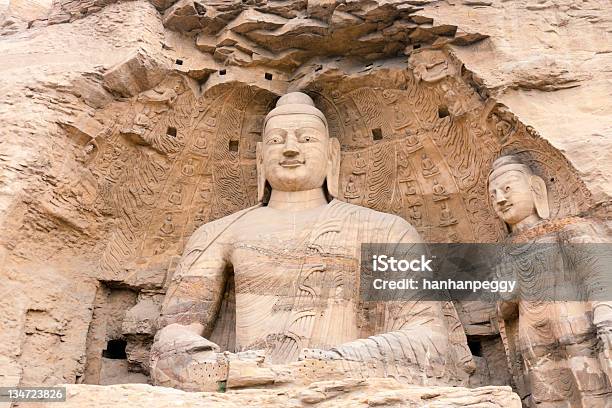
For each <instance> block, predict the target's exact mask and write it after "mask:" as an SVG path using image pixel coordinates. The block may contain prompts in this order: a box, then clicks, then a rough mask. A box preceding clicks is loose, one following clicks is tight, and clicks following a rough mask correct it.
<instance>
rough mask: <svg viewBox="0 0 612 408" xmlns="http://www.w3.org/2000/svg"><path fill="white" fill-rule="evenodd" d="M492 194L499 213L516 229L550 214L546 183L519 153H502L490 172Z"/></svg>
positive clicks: (491, 198)
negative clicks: (518, 155)
mask: <svg viewBox="0 0 612 408" xmlns="http://www.w3.org/2000/svg"><path fill="white" fill-rule="evenodd" d="M489 197H490V201H491V204H492V206H493V208H494V209H495V213H496V214H497V216H498V217H499V218H501V219H502V220H503V221H504V222H505V223H506V224H507V225H508V227H509V228H510V230H511V231H513V230H514V229H515V228H516V226H517V225H521V224H523V223H525V222H526V223H527V224H528V225H531V224H532V223H534V222H537V221H539V220H541V219H543V218H548V217H549V215H550V214H549V213H550V211H549V207H548V194H547V190H546V183H544V180H543V179H542V178H541V177H538V176H536V175H535V174H534V173H533V171H532V170H531V169H530V168H529V166H527V165H526V164H524V163H522V162H521V161H520V159H519V158H518V157H517V156H514V155H507V156H502V157H500V158H498V159H497V160H495V161H494V162H493V169H492V170H491V173H490V174H489Z"/></svg>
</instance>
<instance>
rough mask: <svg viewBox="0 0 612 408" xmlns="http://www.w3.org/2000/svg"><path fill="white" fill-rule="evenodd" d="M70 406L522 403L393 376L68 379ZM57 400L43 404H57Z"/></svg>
mask: <svg viewBox="0 0 612 408" xmlns="http://www.w3.org/2000/svg"><path fill="white" fill-rule="evenodd" d="M66 387H67V400H66V402H65V403H63V404H62V406H63V407H65V408H72V407H74V408H77V407H78V408H87V407H99V408H104V407H135V406H139V407H151V408H163V407H176V406H188V407H210V406H213V404H214V406H215V407H217V408H230V407H251V406H252V407H257V406H266V407H271V408H273V407H283V408H286V407H304V406H309V407H312V406H316V407H351V408H352V407H375V406H391V405H393V406H396V405H398V406H404V407H430V408H434V407H445V408H453V407H468V406H469V407H487V408H496V407H500V408H501V407H504V408H520V406H521V403H520V400H519V397H518V396H517V395H516V394H514V393H512V390H511V389H510V387H481V388H475V389H468V388H462V387H413V386H405V385H401V384H400V383H398V382H397V381H395V380H392V379H388V378H385V379H382V378H371V379H368V380H344V381H321V382H316V383H313V384H311V385H310V386H308V387H306V388H294V389H291V390H288V391H280V392H279V391H277V390H265V389H245V390H238V391H229V392H227V393H220V392H184V391H179V390H175V389H172V388H164V387H153V386H151V385H145V384H122V385H112V386H97V385H67V386H66ZM54 404H55V403H46V404H41V405H39V406H40V407H41V408H47V407H49V408H53V407H54V406H56V404H55V405H54Z"/></svg>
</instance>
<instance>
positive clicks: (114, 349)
mask: <svg viewBox="0 0 612 408" xmlns="http://www.w3.org/2000/svg"><path fill="white" fill-rule="evenodd" d="M126 346H127V341H125V340H120V339H114V340H109V341H108V342H107V343H106V348H105V349H104V350H102V357H104V358H110V359H113V360H127V353H126V352H125V347H126Z"/></svg>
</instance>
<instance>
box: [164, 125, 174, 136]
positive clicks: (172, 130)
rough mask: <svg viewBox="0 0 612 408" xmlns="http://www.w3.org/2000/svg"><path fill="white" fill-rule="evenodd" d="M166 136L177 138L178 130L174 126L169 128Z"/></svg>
mask: <svg viewBox="0 0 612 408" xmlns="http://www.w3.org/2000/svg"><path fill="white" fill-rule="evenodd" d="M166 134H167V135H168V136H172V137H176V128H175V127H172V126H170V127H168V130H166Z"/></svg>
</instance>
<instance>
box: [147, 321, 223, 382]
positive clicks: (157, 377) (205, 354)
mask: <svg viewBox="0 0 612 408" xmlns="http://www.w3.org/2000/svg"><path fill="white" fill-rule="evenodd" d="M198 326H199V327H198ZM200 329H201V325H189V326H185V325H181V324H171V325H168V326H166V327H164V328H163V329H162V330H160V331H159V332H157V335H156V336H155V341H154V343H153V346H152V347H151V361H150V362H151V378H152V379H153V382H154V383H155V384H156V385H163V386H167V387H176V388H181V389H184V390H190V391H193V390H216V388H215V387H216V385H215V382H214V381H216V380H217V378H216V377H217V374H219V375H220V376H222V374H223V371H224V369H223V366H224V365H226V364H225V362H224V361H223V360H224V359H223V358H222V357H223V356H222V354H219V346H218V345H216V344H215V343H213V342H211V341H209V340H207V339H205V338H204V337H202V336H200V335H199V333H201V330H200ZM198 372H204V373H206V376H201V375H197V373H198ZM200 377H202V378H211V379H212V380H214V381H212V380H211V384H210V386H209V384H203V383H200V381H199V380H198V378H200ZM221 380H223V379H221Z"/></svg>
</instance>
